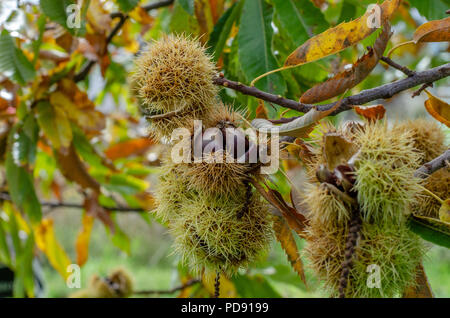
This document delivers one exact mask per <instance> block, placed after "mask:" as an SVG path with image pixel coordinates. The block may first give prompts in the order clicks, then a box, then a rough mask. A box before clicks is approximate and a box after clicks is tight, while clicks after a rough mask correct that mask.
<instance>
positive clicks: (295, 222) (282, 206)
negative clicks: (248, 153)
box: [251, 179, 307, 237]
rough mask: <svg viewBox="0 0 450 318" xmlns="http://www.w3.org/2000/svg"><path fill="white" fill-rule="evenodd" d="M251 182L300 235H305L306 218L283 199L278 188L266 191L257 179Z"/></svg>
mask: <svg viewBox="0 0 450 318" xmlns="http://www.w3.org/2000/svg"><path fill="white" fill-rule="evenodd" d="M251 183H252V184H253V186H254V187H255V189H256V190H258V192H259V193H261V195H262V196H263V197H264V198H265V199H266V200H267V201H268V202H269V203H270V204H272V206H274V207H275V208H276V209H278V210H279V211H280V212H281V214H282V215H283V217H284V219H285V220H286V221H287V223H288V224H289V227H290V228H291V229H293V230H294V231H295V232H296V233H297V234H298V235H299V236H300V237H305V232H304V231H305V227H306V222H307V221H306V218H305V216H304V215H303V214H301V213H300V212H298V211H297V210H296V209H294V208H293V207H291V206H289V204H287V203H286V201H285V200H284V199H283V196H282V195H281V194H280V193H279V192H278V191H276V190H273V189H270V188H269V187H267V188H268V190H267V191H266V190H265V189H264V187H263V186H262V185H261V184H260V183H259V182H258V181H257V180H255V179H252V180H251Z"/></svg>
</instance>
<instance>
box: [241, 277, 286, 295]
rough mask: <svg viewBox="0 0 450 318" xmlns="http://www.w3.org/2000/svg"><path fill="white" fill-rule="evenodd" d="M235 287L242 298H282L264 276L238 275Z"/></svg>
mask: <svg viewBox="0 0 450 318" xmlns="http://www.w3.org/2000/svg"><path fill="white" fill-rule="evenodd" d="M233 283H234V286H235V287H236V290H237V292H238V294H239V296H241V297H242V298H255V297H256V298H280V297H281V295H280V294H279V293H278V292H277V291H276V290H275V289H274V288H273V287H272V285H270V283H269V282H268V281H267V280H266V279H265V278H264V276H263V275H253V276H244V275H236V276H235V277H234V278H233Z"/></svg>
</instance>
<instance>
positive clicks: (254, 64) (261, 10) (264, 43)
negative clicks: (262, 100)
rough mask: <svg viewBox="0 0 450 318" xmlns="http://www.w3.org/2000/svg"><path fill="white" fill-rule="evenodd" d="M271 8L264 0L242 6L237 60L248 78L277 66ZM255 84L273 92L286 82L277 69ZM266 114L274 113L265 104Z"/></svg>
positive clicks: (282, 89)
mask: <svg viewBox="0 0 450 318" xmlns="http://www.w3.org/2000/svg"><path fill="white" fill-rule="evenodd" d="M272 15H273V9H272V7H271V6H269V5H268V4H267V3H266V2H265V1H263V0H246V1H245V3H244V6H243V8H242V15H241V20H240V27H239V33H238V44H239V49H238V54H239V61H240V65H241V67H242V71H243V72H244V74H245V76H246V78H247V81H251V80H253V79H254V78H256V77H257V76H259V75H262V74H264V73H266V72H268V71H271V70H274V69H276V68H278V67H279V65H278V62H277V60H276V59H275V56H274V55H273V53H272V34H273V30H272V25H271V23H272ZM255 86H256V87H257V88H259V89H261V90H263V91H266V92H270V93H273V94H280V95H283V93H284V92H285V91H286V82H285V81H284V79H283V76H282V75H281V74H279V73H275V74H271V75H269V76H266V77H264V78H262V79H261V80H259V81H258V82H257V83H256V85H255ZM268 110H269V116H272V115H275V114H276V112H275V113H274V110H273V109H272V107H268Z"/></svg>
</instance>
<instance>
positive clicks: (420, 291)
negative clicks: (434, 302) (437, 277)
mask: <svg viewBox="0 0 450 318" xmlns="http://www.w3.org/2000/svg"><path fill="white" fill-rule="evenodd" d="M415 283H416V284H415V286H411V287H409V288H407V289H406V290H405V292H404V293H403V298H434V295H433V291H432V290H431V286H430V283H429V282H428V278H427V275H426V274H425V269H424V268H423V265H422V264H419V265H418V266H417V269H416V281H415Z"/></svg>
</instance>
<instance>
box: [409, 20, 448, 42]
mask: <svg viewBox="0 0 450 318" xmlns="http://www.w3.org/2000/svg"><path fill="white" fill-rule="evenodd" d="M413 41H414V42H415V43H419V42H447V41H450V17H448V18H445V19H441V20H434V21H429V22H426V23H424V24H422V25H421V26H419V27H418V28H417V30H416V31H415V32H414V36H413Z"/></svg>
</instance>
